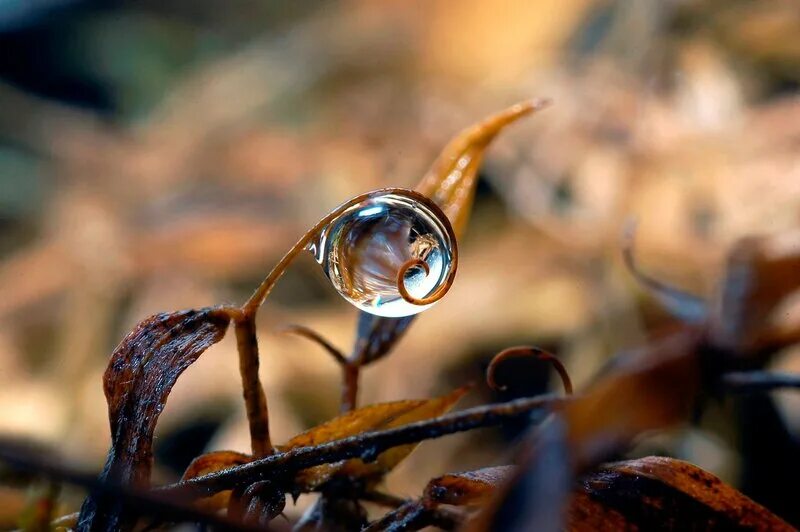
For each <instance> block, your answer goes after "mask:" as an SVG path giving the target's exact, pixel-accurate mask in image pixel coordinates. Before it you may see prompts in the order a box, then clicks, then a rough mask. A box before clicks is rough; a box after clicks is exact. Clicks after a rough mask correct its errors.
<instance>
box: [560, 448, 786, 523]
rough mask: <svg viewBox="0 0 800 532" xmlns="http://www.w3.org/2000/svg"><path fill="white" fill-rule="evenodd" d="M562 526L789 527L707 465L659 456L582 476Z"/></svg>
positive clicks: (606, 467)
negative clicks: (722, 478) (724, 480)
mask: <svg viewBox="0 0 800 532" xmlns="http://www.w3.org/2000/svg"><path fill="white" fill-rule="evenodd" d="M598 527H599V528H598ZM568 529H569V530H576V531H578V530H598V529H601V530H612V529H613V530H622V529H624V530H734V529H736V530H744V529H746V530H775V531H782V530H786V531H789V530H795V529H794V527H792V526H790V525H789V524H788V523H786V522H785V521H783V520H782V519H780V518H779V517H777V516H776V515H774V514H773V513H771V512H770V511H769V510H767V509H766V508H764V507H763V506H761V505H760V504H758V503H756V502H754V501H753V500H752V499H750V498H748V497H746V496H745V495H743V494H742V493H740V492H739V491H737V490H736V489H734V488H732V487H731V486H729V485H727V484H725V483H724V482H722V481H721V480H720V479H718V478H717V477H715V476H714V475H712V474H710V473H708V472H707V471H704V470H702V469H700V468H699V467H697V466H694V465H692V464H689V463H687V462H684V461H681V460H676V459H674V458H665V457H659V456H649V457H646V458H641V459H638V460H629V461H626V462H618V463H614V464H609V465H607V466H605V467H602V468H600V469H599V470H597V471H595V472H592V473H590V474H588V475H587V476H585V477H584V478H583V479H582V481H581V489H580V490H579V491H578V492H577V493H576V494H575V496H574V497H573V500H572V502H571V504H570V507H569V518H568Z"/></svg>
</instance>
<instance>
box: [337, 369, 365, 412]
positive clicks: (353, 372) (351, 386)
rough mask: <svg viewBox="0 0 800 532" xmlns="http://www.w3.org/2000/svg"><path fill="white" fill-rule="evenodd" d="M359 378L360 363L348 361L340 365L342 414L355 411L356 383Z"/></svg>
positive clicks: (356, 403)
mask: <svg viewBox="0 0 800 532" xmlns="http://www.w3.org/2000/svg"><path fill="white" fill-rule="evenodd" d="M360 376H361V363H360V362H358V361H351V360H348V361H347V362H345V363H344V364H342V404H341V406H340V408H339V410H340V412H341V413H342V414H345V413H347V412H350V411H351V410H355V408H356V406H357V405H358V381H359V377H360Z"/></svg>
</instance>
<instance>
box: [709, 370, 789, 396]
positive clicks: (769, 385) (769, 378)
mask: <svg viewBox="0 0 800 532" xmlns="http://www.w3.org/2000/svg"><path fill="white" fill-rule="evenodd" d="M722 383H723V385H724V386H725V388H726V389H727V390H730V391H732V392H737V393H747V392H768V391H771V390H777V389H780V388H797V389H800V375H798V374H794V373H778V372H769V371H742V372H733V373H726V374H725V375H723V376H722Z"/></svg>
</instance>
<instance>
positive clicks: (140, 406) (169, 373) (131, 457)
mask: <svg viewBox="0 0 800 532" xmlns="http://www.w3.org/2000/svg"><path fill="white" fill-rule="evenodd" d="M229 321H230V317H229V315H228V313H227V312H226V311H225V310H224V309H220V308H204V309H200V310H186V311H180V312H172V313H163V314H157V315H155V316H151V317H149V318H147V319H145V320H144V321H142V322H140V323H139V324H138V325H137V326H136V328H135V329H134V330H133V331H132V332H130V333H129V334H128V336H126V337H125V339H123V340H122V342H121V343H120V344H119V345H118V346H117V348H116V349H115V350H114V353H113V354H112V355H111V360H110V361H109V364H108V368H107V369H106V372H105V374H104V375H103V389H104V391H105V395H106V400H107V402H108V417H109V422H110V425H111V449H110V450H109V453H108V458H107V460H106V465H105V468H104V469H103V473H102V475H101V480H103V481H107V482H111V483H116V484H125V485H132V486H134V487H137V488H148V487H149V486H150V473H151V470H152V466H153V432H154V431H155V427H156V422H157V421H158V417H159V415H160V414H161V411H162V410H163V409H164V404H165V403H166V401H167V396H168V395H169V392H170V391H171V390H172V386H173V385H174V384H175V381H177V379H178V377H179V376H180V375H181V373H183V371H184V370H185V369H186V368H187V367H189V365H191V364H192V363H193V362H194V361H195V360H197V358H198V357H199V356H200V355H201V354H202V353H203V351H205V350H206V349H207V348H208V347H210V346H211V345H213V344H214V343H216V342H218V341H219V340H221V339H222V337H223V336H224V335H225V331H226V330H227V328H228V323H229ZM131 526H132V518H131V516H128V515H126V514H125V509H124V508H123V506H122V504H121V502H120V501H113V502H106V501H104V502H102V503H101V502H99V501H96V500H95V499H94V498H93V497H91V496H90V497H88V498H87V499H86V501H85V502H84V504H83V507H82V508H81V514H80V518H79V520H78V526H77V528H78V530H90V529H91V530H113V529H127V528H130V527H131Z"/></svg>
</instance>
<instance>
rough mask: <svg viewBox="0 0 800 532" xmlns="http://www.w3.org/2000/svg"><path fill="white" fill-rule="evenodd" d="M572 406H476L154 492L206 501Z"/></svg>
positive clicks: (533, 400) (521, 402) (536, 402)
mask: <svg viewBox="0 0 800 532" xmlns="http://www.w3.org/2000/svg"><path fill="white" fill-rule="evenodd" d="M569 401H570V398H566V397H555V396H552V395H543V396H539V397H530V398H525V399H517V400H515V401H509V402H507V403H499V404H490V405H484V406H478V407H475V408H470V409H467V410H462V411H460V412H455V413H453V414H448V415H444V416H441V417H437V418H433V419H428V420H424V421H418V422H416V423H410V424H408V425H403V426H401V427H396V428H393V429H388V430H382V431H374V432H365V433H363V434H359V435H357V436H351V437H349V438H343V439H340V440H334V441H331V442H327V443H323V444H320V445H316V446H312V447H297V448H294V449H291V450H289V451H286V452H283V453H276V454H273V455H271V456H267V457H264V458H261V459H259V460H255V461H253V462H250V463H247V464H243V465H240V466H235V467H231V468H229V469H225V470H222V471H218V472H216V473H210V474H208V475H204V476H201V477H196V478H193V479H190V480H186V481H182V482H178V483H176V484H171V485H168V486H164V487H162V488H158V489H157V490H156V491H159V492H161V493H165V494H167V493H168V494H175V495H178V494H180V495H187V496H195V497H204V496H208V495H212V494H214V493H216V492H219V491H222V490H226V489H232V488H233V487H235V486H237V485H242V484H248V483H252V482H256V481H258V480H267V479H274V478H278V477H281V476H284V477H286V476H291V475H292V474H294V473H295V472H297V471H300V470H302V469H306V468H309V467H313V466H317V465H321V464H326V463H332V462H338V461H340V460H346V459H349V458H361V459H363V460H366V461H369V460H374V459H375V457H377V455H378V454H380V453H381V452H383V451H385V450H387V449H390V448H392V447H397V446H400V445H405V444H408V443H416V442H420V441H423V440H429V439H434V438H440V437H442V436H446V435H448V434H454V433H456V432H464V431H467V430H472V429H476V428H479V427H490V426H494V425H499V424H501V423H503V422H504V421H508V420H509V419H513V418H516V417H519V416H520V415H522V414H526V413H528V412H531V411H533V410H536V409H539V408H545V407H555V406H558V405H561V404H564V403H566V402H569Z"/></svg>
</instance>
